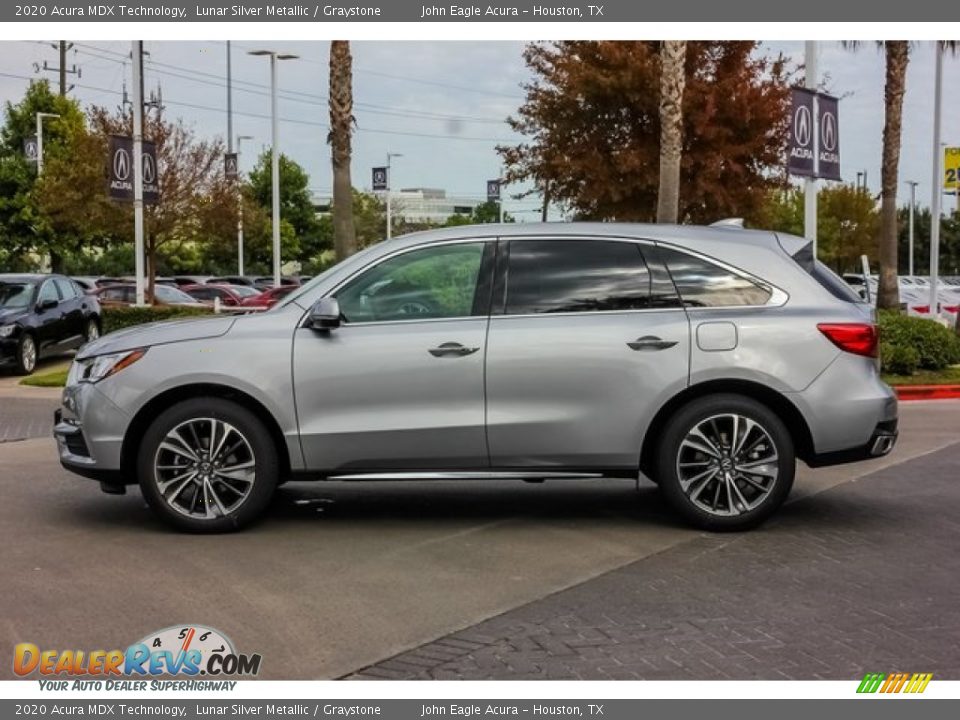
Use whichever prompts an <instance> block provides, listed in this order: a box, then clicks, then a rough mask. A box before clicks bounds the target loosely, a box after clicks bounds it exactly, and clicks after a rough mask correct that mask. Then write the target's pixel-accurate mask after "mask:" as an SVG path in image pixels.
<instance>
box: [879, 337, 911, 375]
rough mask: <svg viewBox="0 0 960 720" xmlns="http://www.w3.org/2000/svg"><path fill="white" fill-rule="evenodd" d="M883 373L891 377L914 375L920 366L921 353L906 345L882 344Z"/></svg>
mask: <svg viewBox="0 0 960 720" xmlns="http://www.w3.org/2000/svg"><path fill="white" fill-rule="evenodd" d="M880 364H881V367H882V371H883V372H884V373H887V374H890V375H913V373H915V372H916V371H917V368H918V367H919V366H920V353H918V352H917V351H916V349H914V348H912V347H908V346H904V345H891V344H890V343H886V342H885V343H880Z"/></svg>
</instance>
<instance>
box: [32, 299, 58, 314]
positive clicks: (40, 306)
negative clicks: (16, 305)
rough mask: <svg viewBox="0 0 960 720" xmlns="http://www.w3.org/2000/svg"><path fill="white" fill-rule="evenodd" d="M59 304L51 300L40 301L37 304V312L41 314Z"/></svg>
mask: <svg viewBox="0 0 960 720" xmlns="http://www.w3.org/2000/svg"><path fill="white" fill-rule="evenodd" d="M59 304H60V303H58V302H57V301H56V300H53V299H49V300H41V301H40V302H39V303H37V310H39V311H40V312H43V311H44V310H53V308H55V307H56V306H57V305H59Z"/></svg>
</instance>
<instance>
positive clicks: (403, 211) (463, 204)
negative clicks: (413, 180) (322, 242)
mask: <svg viewBox="0 0 960 720" xmlns="http://www.w3.org/2000/svg"><path fill="white" fill-rule="evenodd" d="M376 195H377V196H378V197H380V198H381V199H385V193H383V192H377V193H376ZM331 200H332V198H331V197H330V195H329V194H327V193H318V194H314V196H313V207H314V208H315V209H316V211H317V215H326V214H329V212H330V203H331ZM391 202H392V204H393V215H394V218H403V219H404V220H405V221H406V222H408V223H423V224H425V225H442V224H443V223H445V222H446V221H447V219H448V218H449V217H450V216H451V215H469V214H470V213H472V212H473V209H474V208H475V207H477V206H478V205H482V204H483V202H484V199H483V198H480V197H479V196H477V197H465V196H449V197H448V196H447V191H446V190H443V189H441V188H402V189H400V190H394V191H393V195H392V197H391Z"/></svg>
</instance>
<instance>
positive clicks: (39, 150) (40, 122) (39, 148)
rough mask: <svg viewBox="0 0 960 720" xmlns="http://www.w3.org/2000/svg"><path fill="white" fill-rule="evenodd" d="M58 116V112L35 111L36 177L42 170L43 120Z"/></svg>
mask: <svg viewBox="0 0 960 720" xmlns="http://www.w3.org/2000/svg"><path fill="white" fill-rule="evenodd" d="M58 117H60V115H59V114H58V113H45V112H38V113H37V177H39V176H40V174H41V173H42V172H43V120H44V118H58Z"/></svg>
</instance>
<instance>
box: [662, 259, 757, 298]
mask: <svg viewBox="0 0 960 720" xmlns="http://www.w3.org/2000/svg"><path fill="white" fill-rule="evenodd" d="M659 249H660V254H661V256H662V257H663V260H664V262H666V264H667V268H668V269H669V270H670V275H671V276H672V277H673V282H674V284H675V285H676V286H677V292H679V293H680V298H681V299H682V300H683V304H684V305H686V306H687V307H737V306H743V305H765V304H766V303H767V302H768V301H769V300H770V297H771V295H773V291H772V290H771V289H770V288H769V287H767V286H766V285H762V284H760V283H758V282H755V281H754V280H751V279H750V278H747V277H745V276H743V275H740V274H739V273H736V272H734V271H732V270H727V269H726V268H724V267H721V266H719V265H716V264H714V263H712V262H710V261H709V260H704V259H703V258H699V257H696V256H694V255H690V254H688V253H685V252H680V251H678V250H672V249H670V248H665V247H663V246H660V248H659Z"/></svg>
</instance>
